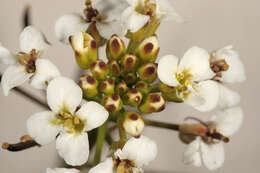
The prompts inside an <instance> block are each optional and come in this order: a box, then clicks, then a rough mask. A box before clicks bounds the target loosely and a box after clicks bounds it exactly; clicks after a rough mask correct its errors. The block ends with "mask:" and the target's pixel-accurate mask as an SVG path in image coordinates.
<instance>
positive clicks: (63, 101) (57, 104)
mask: <svg viewBox="0 0 260 173" xmlns="http://www.w3.org/2000/svg"><path fill="white" fill-rule="evenodd" d="M81 100H82V90H81V89H80V87H79V86H78V85H77V84H76V83H75V82H74V81H73V80H71V79H68V78H65V77H57V78H55V79H53V80H52V81H51V82H50V83H49V85H48V87H47V102H48V105H49V107H50V108H51V109H52V110H53V111H54V112H56V113H59V112H60V111H64V109H66V111H70V113H72V114H73V113H74V112H75V110H76V108H77V106H79V105H80V102H81Z"/></svg>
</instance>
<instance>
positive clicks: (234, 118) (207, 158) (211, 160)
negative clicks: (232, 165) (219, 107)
mask: <svg viewBox="0 0 260 173" xmlns="http://www.w3.org/2000/svg"><path fill="white" fill-rule="evenodd" d="M242 121H243V112H242V110H241V109H240V108H239V107H235V108H230V109H226V110H223V111H220V112H218V113H217V114H216V115H214V116H212V117H211V119H210V122H209V123H208V130H209V131H208V133H207V135H208V136H203V137H197V138H196V139H195V140H194V141H193V142H191V143H190V144H188V146H187V148H186V150H185V152H184V159H183V161H184V163H185V164H189V165H193V166H196V167H200V166H201V165H202V163H203V164H204V165H205V167H207V168H208V169H209V170H216V169H218V168H220V167H221V166H222V165H223V163H224V160H225V154H224V146H223V144H224V142H222V141H221V140H222V139H226V140H228V138H227V137H226V136H228V137H229V136H231V135H233V134H234V133H235V132H237V131H238V129H239V128H240V126H241V124H242ZM224 141H225V140H224ZM226 142H227V141H226Z"/></svg>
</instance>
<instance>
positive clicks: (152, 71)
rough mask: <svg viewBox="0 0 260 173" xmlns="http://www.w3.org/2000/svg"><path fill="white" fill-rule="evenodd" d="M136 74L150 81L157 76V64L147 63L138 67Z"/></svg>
mask: <svg viewBox="0 0 260 173" xmlns="http://www.w3.org/2000/svg"><path fill="white" fill-rule="evenodd" d="M138 74H139V77H140V79H141V80H143V81H146V82H148V83H152V82H153V81H154V80H155V79H156V78H157V65H156V64H154V63H147V64H144V65H142V66H141V67H140V68H139V69H138Z"/></svg>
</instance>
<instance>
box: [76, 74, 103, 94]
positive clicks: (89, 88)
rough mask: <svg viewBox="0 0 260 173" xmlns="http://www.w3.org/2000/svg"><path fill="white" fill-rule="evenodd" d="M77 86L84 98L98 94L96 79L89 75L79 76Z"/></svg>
mask: <svg viewBox="0 0 260 173" xmlns="http://www.w3.org/2000/svg"><path fill="white" fill-rule="evenodd" d="M79 86H80V88H81V89H82V90H83V94H84V97H85V98H93V97H95V96H96V95H97V94H98V81H97V80H96V79H95V78H93V77H92V76H90V75H87V74H86V75H83V76H81V77H80V80H79Z"/></svg>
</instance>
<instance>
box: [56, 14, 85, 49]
mask: <svg viewBox="0 0 260 173" xmlns="http://www.w3.org/2000/svg"><path fill="white" fill-rule="evenodd" d="M88 26H89V23H86V22H85V20H84V19H83V17H82V16H81V15H80V14H77V13H69V14H65V15H64V16H61V17H60V18H59V19H58V20H57V21H56V24H55V33H56V36H57V38H58V39H59V40H60V41H61V42H63V43H66V44H69V37H70V36H72V35H75V34H76V33H78V32H80V31H86V30H87V29H88Z"/></svg>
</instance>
